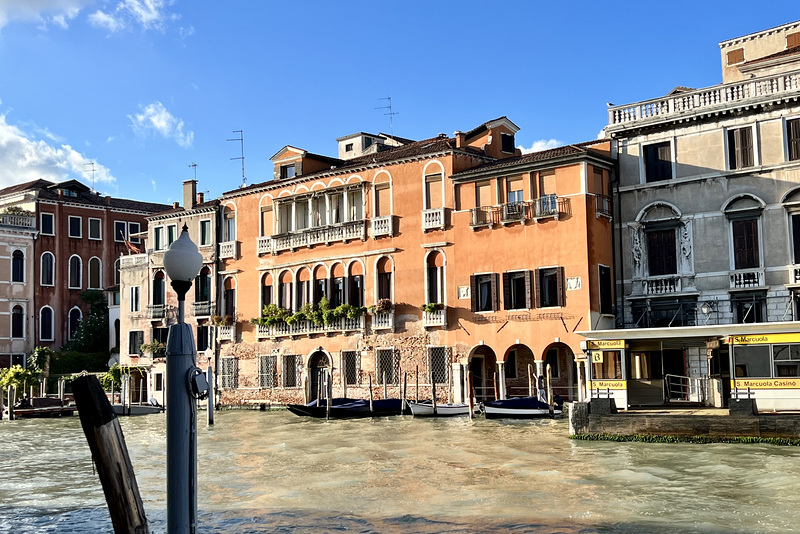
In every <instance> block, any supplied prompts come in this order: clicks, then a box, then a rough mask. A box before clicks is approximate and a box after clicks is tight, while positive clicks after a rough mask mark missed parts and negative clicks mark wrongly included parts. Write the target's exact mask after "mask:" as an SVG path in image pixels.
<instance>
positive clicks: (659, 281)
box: [642, 275, 681, 295]
mask: <svg viewBox="0 0 800 534" xmlns="http://www.w3.org/2000/svg"><path fill="white" fill-rule="evenodd" d="M680 291H681V277H680V276H678V275H669V276H659V277H653V278H647V279H646V280H642V293H644V294H645V295H669V294H672V293H680Z"/></svg>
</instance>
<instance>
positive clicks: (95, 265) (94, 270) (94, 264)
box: [89, 257, 102, 289]
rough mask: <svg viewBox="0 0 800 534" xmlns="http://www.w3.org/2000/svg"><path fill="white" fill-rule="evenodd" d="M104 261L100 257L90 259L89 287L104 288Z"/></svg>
mask: <svg viewBox="0 0 800 534" xmlns="http://www.w3.org/2000/svg"><path fill="white" fill-rule="evenodd" d="M101 280H102V263H101V262H100V258H97V257H95V258H92V259H90V260H89V289H102V282H101Z"/></svg>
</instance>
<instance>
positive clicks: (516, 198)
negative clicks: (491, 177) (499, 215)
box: [506, 178, 522, 204]
mask: <svg viewBox="0 0 800 534" xmlns="http://www.w3.org/2000/svg"><path fill="white" fill-rule="evenodd" d="M506 199H507V201H508V203H509V204H516V203H520V202H522V178H514V179H511V178H509V179H508V180H506Z"/></svg>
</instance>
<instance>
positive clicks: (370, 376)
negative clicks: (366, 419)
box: [367, 374, 372, 413]
mask: <svg viewBox="0 0 800 534" xmlns="http://www.w3.org/2000/svg"><path fill="white" fill-rule="evenodd" d="M367 376H368V377H369V411H370V413H372V375H371V374H369V375H367Z"/></svg>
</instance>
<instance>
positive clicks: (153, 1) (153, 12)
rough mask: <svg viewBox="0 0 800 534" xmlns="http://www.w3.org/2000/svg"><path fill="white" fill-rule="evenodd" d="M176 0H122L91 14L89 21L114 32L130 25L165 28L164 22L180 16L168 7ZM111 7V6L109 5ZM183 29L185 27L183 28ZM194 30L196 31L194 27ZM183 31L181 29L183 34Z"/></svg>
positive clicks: (144, 27)
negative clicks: (169, 10)
mask: <svg viewBox="0 0 800 534" xmlns="http://www.w3.org/2000/svg"><path fill="white" fill-rule="evenodd" d="M174 1H175V0H122V1H120V2H117V3H116V5H115V6H114V7H113V8H111V9H107V10H105V11H103V10H100V9H98V10H97V11H96V12H94V13H92V14H91V15H89V23H90V24H92V25H93V26H95V27H97V28H103V29H106V30H108V31H110V32H112V33H114V32H118V31H121V30H123V29H125V28H127V27H129V26H137V25H138V26H141V27H142V29H144V30H158V31H163V30H164V23H165V22H166V21H169V20H177V19H178V18H180V16H179V15H177V14H175V13H169V12H167V8H168V7H169V6H171V5H172V4H173V3H174ZM109 7H111V6H109ZM181 30H183V29H181ZM192 31H194V30H193V29H192ZM182 33H183V31H181V34H182Z"/></svg>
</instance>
